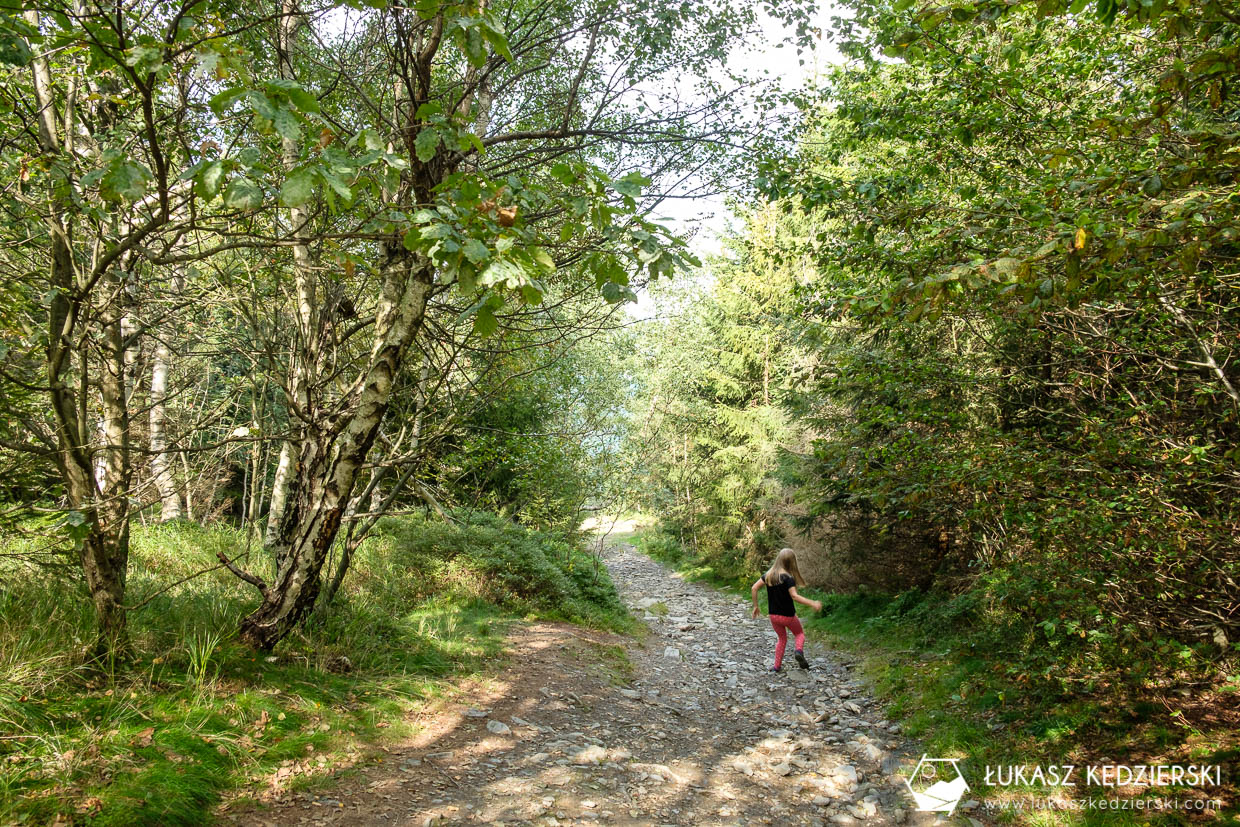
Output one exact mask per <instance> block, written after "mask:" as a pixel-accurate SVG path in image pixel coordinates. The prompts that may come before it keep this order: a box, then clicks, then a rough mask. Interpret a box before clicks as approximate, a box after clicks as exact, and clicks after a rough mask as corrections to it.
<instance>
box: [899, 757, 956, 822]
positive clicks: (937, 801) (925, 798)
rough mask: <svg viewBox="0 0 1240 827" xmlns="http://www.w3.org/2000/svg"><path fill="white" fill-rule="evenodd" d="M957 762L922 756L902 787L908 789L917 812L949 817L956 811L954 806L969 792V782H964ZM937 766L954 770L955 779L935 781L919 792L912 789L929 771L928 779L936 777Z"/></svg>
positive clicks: (950, 759)
mask: <svg viewBox="0 0 1240 827" xmlns="http://www.w3.org/2000/svg"><path fill="white" fill-rule="evenodd" d="M959 761H960V759H958V758H931V757H930V756H928V755H926V754H924V753H923V754H922V756H921V760H920V761H918V762H917V766H916V767H914V768H913V772H912V773H911V774H910V775H909V776H908V777H907V778H904V779H903V781H904V786H905V787H907V788H908V792H909V795H911V796H913V801H915V802H916V803H917V810H918V812H922V813H947V814H948V815H949V816H950V815H951V814H952V813H954V812H955V811H956V805H957V804H959V803H960V799H962V798H964V794H965V793H966V792H968V790H969V782H968V781H966V780H965V777H964V772H963V771H962V770H961V769H960V763H959ZM939 766H950V767H951V768H952V769H953V770H955V773H956V777H955V778H954V779H952V780H951V781H935V782H934V783H933V784H931V785H930V786H929V787H928V788H926V789H925V790H922V791H921V792H918V791H917V790H915V789H913V782H915V781H917V780H918V779H919V778H923V776H924V775H925V774H927V771H929V775H930V777H933V776H935V775H937V774H938V772H937V768H938V767H939ZM923 780H924V778H923Z"/></svg>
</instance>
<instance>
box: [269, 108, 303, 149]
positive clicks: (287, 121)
mask: <svg viewBox="0 0 1240 827" xmlns="http://www.w3.org/2000/svg"><path fill="white" fill-rule="evenodd" d="M271 125H272V126H273V127H275V130H276V132H277V133H278V134H279V135H280V137H281V138H284V139H286V140H289V141H300V140H301V124H300V123H298V121H297V116H296V115H294V114H293V113H292V112H290V111H289V110H287V109H277V110H275V112H274V114H273V117H272V118H271Z"/></svg>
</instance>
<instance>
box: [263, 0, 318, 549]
mask: <svg viewBox="0 0 1240 827" xmlns="http://www.w3.org/2000/svg"><path fill="white" fill-rule="evenodd" d="M300 15H301V11H300V9H299V3H298V0H283V6H282V8H281V17H280V30H279V36H278V38H277V44H278V50H279V54H278V58H279V73H280V77H281V78H283V79H285V80H294V79H295V73H294V71H293V58H294V55H295V51H294V50H295V47H296V44H297V29H298V27H299V26H300V23H301V18H300ZM280 151H281V155H282V156H283V158H282V160H283V161H284V167H285V169H289V170H291V169H293V168H294V167H296V166H297V164H298V161H299V160H300V155H301V148H300V147H299V146H298V144H297V142H296V141H294V140H292V139H291V138H287V137H286V138H282V139H281V141H280ZM308 218H309V213H308V212H307V211H306V210H304V209H302V208H300V207H289V209H288V223H289V228H290V231H291V232H292V235H293V239H294V244H293V279H294V282H295V286H296V306H295V310H296V318H297V324H296V335H295V337H294V343H293V349H292V356H291V359H290V365H289V379H288V388H287V391H288V398H289V417H288V420H289V431H290V436H289V439H287V440H286V441H285V442H284V443H283V444H282V445H281V446H280V460H279V463H278V464H277V465H276V476H275V480H273V482H272V488H271V508H270V510H269V511H268V513H267V533H266V535H265V536H264V540H263V543H264V545H265V546H267V547H268V548H272V549H274V548H275V547H276V546H277V545H278V544H277V542H276V540H277V537H278V535H279V526H280V524H281V523H282V522H283V520H284V511H285V509H286V508H287V503H288V494H289V486H290V484H291V482H292V479H293V472H294V468H293V459H294V453H295V452H296V450H297V449H296V445H297V443H298V441H299V440H298V437H297V434H298V433H299V432H302V431H303V428H304V425H305V423H304V421H303V418H304V417H306V416H307V415H308V412H309V411H310V409H311V401H310V396H309V394H310V389H311V387H312V386H313V385H314V373H315V369H316V368H317V366H318V361H319V344H320V341H321V339H320V337H321V335H322V331H321V330H320V326H319V312H318V290H317V289H316V288H317V284H316V283H315V274H314V272H313V268H312V263H313V262H312V259H311V256H310V245H309V239H308V237H307V233H306V221H307V220H308Z"/></svg>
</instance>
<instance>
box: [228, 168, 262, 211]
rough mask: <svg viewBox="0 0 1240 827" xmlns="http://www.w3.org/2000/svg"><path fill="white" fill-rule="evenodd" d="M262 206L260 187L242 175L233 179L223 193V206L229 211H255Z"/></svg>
mask: <svg viewBox="0 0 1240 827" xmlns="http://www.w3.org/2000/svg"><path fill="white" fill-rule="evenodd" d="M262 205H263V190H262V187H260V186H259V185H258V184H256V183H255V182H254V181H253V180H251V179H249V178H246V177H245V176H244V175H242V176H238V177H237V178H234V179H233V180H232V182H231V183H230V184H229V185H228V189H226V190H225V191H224V206H225V207H227V208H228V209H230V210H256V209H258V208H259V207H261V206H262Z"/></svg>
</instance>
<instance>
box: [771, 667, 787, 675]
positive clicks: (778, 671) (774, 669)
mask: <svg viewBox="0 0 1240 827" xmlns="http://www.w3.org/2000/svg"><path fill="white" fill-rule="evenodd" d="M768 671H770V672H775V673H776V674H778V673H780V672H782V671H784V670H782V669H780V668H779V667H778V666H772V667H771V668H770V669H769V670H768Z"/></svg>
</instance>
